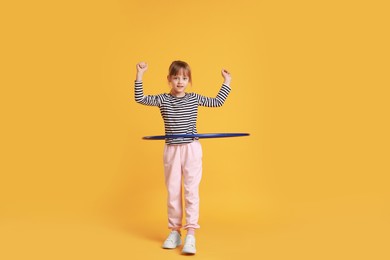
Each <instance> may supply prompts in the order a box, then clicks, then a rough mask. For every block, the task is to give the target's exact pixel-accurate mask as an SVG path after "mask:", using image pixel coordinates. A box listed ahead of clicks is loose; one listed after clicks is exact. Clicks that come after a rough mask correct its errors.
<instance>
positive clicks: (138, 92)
mask: <svg viewBox="0 0 390 260" xmlns="http://www.w3.org/2000/svg"><path fill="white" fill-rule="evenodd" d="M134 98H135V101H136V102H137V103H140V104H142V105H146V106H157V107H160V106H161V103H162V96H161V95H147V96H145V95H144V88H143V84H142V82H140V81H135V83H134Z"/></svg>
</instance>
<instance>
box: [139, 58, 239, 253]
mask: <svg viewBox="0 0 390 260" xmlns="http://www.w3.org/2000/svg"><path fill="white" fill-rule="evenodd" d="M147 69H148V65H147V64H146V63H145V62H140V63H138V64H137V75H136V80H135V101H136V102H138V103H140V104H143V105H148V106H157V107H159V108H160V111H161V116H162V118H163V120H164V126H165V134H166V135H175V134H196V133H197V131H196V120H197V116H198V106H206V107H219V106H222V105H223V103H224V102H225V100H226V98H227V97H228V95H229V93H230V81H231V76H230V73H229V72H228V71H226V70H224V69H223V70H222V77H223V78H224V82H223V84H222V87H221V89H220V90H219V92H218V95H217V96H216V97H215V98H210V97H205V96H202V95H199V94H196V93H187V92H185V90H186V88H187V86H188V84H189V83H191V82H192V78H191V69H190V67H189V65H188V64H187V63H186V62H184V61H174V62H172V64H171V65H170V67H169V73H168V77H167V78H168V82H169V85H170V87H171V89H170V92H169V93H165V94H159V95H149V96H145V95H144V92H143V85H142V78H143V74H144V73H145V71H146V70H147ZM163 158H164V173H165V184H166V188H167V191H168V227H169V228H170V229H171V233H170V234H169V236H168V238H167V239H166V240H165V242H164V243H163V245H162V247H163V248H166V249H173V248H176V247H177V246H179V245H181V232H180V229H181V228H182V216H183V206H182V180H183V186H184V198H185V208H184V209H185V216H186V223H185V226H184V229H185V230H187V236H186V239H185V242H184V246H183V249H182V253H183V254H195V252H196V248H195V229H198V228H199V225H198V218H199V183H200V180H201V177H202V147H201V145H200V143H199V141H198V138H193V137H184V138H177V139H165V147H164V157H163Z"/></svg>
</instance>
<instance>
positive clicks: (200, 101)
mask: <svg viewBox="0 0 390 260" xmlns="http://www.w3.org/2000/svg"><path fill="white" fill-rule="evenodd" d="M230 90H231V89H230V87H229V86H228V85H225V84H223V85H222V87H221V89H220V90H219V92H218V94H217V96H216V97H215V98H211V97H205V96H202V95H199V94H196V93H186V94H185V96H184V97H175V96H172V95H171V94H167V93H165V94H159V95H146V96H145V95H144V91H143V85H142V82H137V81H136V82H135V91H134V94H135V101H136V102H137V103H140V104H143V105H147V106H157V107H159V108H160V112H161V116H162V118H163V120H164V126H165V134H166V135H175V134H197V130H196V120H197V118H198V106H205V107H220V106H222V105H223V103H224V102H225V100H226V98H227V97H228V95H229V93H230ZM194 139H198V138H187V137H186V138H178V139H166V140H165V142H166V143H167V144H185V143H190V142H192V141H193V140H194Z"/></svg>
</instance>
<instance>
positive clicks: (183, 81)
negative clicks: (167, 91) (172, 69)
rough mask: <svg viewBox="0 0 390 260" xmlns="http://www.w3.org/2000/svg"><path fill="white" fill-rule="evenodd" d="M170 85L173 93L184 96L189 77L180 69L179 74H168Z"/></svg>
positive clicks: (176, 95)
mask: <svg viewBox="0 0 390 260" xmlns="http://www.w3.org/2000/svg"><path fill="white" fill-rule="evenodd" d="M168 81H169V85H170V86H171V94H172V95H173V96H175V97H184V95H185V90H186V88H187V85H188V82H189V78H188V76H187V75H186V74H185V73H184V71H183V70H180V72H179V74H177V75H172V76H168Z"/></svg>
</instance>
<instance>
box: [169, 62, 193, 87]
mask: <svg viewBox="0 0 390 260" xmlns="http://www.w3.org/2000/svg"><path fill="white" fill-rule="evenodd" d="M180 71H183V73H184V75H186V76H187V77H188V79H189V80H188V81H189V82H190V83H191V84H192V78H191V68H190V65H188V64H187V62H185V61H181V60H175V61H174V62H172V63H171V66H169V74H168V77H171V76H176V75H177V74H179V73H180Z"/></svg>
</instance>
